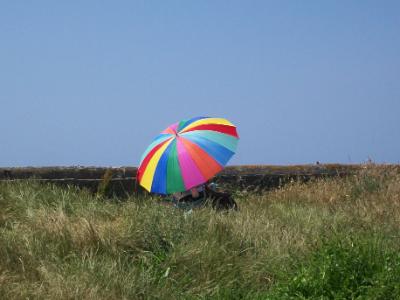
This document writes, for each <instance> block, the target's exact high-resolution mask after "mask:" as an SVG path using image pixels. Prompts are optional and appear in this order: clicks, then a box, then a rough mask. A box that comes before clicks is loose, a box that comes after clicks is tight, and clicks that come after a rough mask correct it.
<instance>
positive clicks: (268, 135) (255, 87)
mask: <svg viewBox="0 0 400 300" xmlns="http://www.w3.org/2000/svg"><path fill="white" fill-rule="evenodd" d="M0 104H1V106H0V107H1V111H0V129H1V139H0V166H47V165H98V166H120V165H128V166H129V165H131V166H132V165H133V166H136V165H137V164H138V162H139V160H140V156H141V154H142V152H143V151H144V150H145V148H146V147H147V145H148V144H149V143H150V141H151V140H152V138H153V137H154V136H155V135H157V134H158V133H159V132H160V131H161V130H162V129H164V128H165V127H166V126H167V125H169V124H171V123H173V122H176V121H178V120H180V119H182V118H190V117H193V116H198V115H207V116H216V117H226V118H228V119H229V120H230V121H231V122H233V123H234V124H236V125H237V127H238V131H239V134H240V137H241V140H240V142H239V147H238V152H237V154H236V155H235V156H234V158H233V159H232V160H231V162H230V163H231V164H256V163H257V164H296V163H314V162H316V161H317V160H318V161H320V162H322V163H326V162H339V163H359V162H365V161H366V160H367V159H368V158H371V159H372V160H374V161H376V162H387V163H398V162H399V161H400V1H390V0H385V1H368V0H363V1H361V0H359V1H319V0H318V1H262V0H260V1H212V0H210V1H1V3H0Z"/></svg>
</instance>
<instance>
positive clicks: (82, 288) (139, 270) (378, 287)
mask: <svg viewBox="0 0 400 300" xmlns="http://www.w3.org/2000/svg"><path fill="white" fill-rule="evenodd" d="M236 200H237V202H238V204H239V207H240V210H239V211H238V212H227V213H218V212H215V211H213V210H212V209H209V208H203V209H199V210H195V211H193V212H191V213H188V212H185V211H181V210H178V209H175V208H173V207H168V206H162V205H160V204H159V199H157V198H152V197H150V196H147V197H145V196H141V197H138V198H135V197H132V198H130V199H128V200H126V201H119V200H118V199H105V198H101V197H100V196H99V195H91V194H90V193H88V192H85V191H79V190H76V189H75V188H67V189H65V188H59V187H56V186H54V185H41V184H39V183H36V182H34V181H31V182H19V183H2V184H0V295H2V297H1V298H5V299H37V298H38V299H74V298H76V299H285V298H286V299H356V298H357V297H358V298H359V299H400V288H399V282H400V256H399V254H398V253H400V252H399V250H400V249H399V248H400V243H399V241H400V240H399V237H400V235H399V232H400V231H399V229H400V174H399V173H398V171H397V169H395V168H391V167H378V166H373V165H367V166H365V169H364V170H363V171H362V172H360V173H359V174H357V175H356V176H352V177H346V178H336V179H321V180H316V181H313V182H309V183H307V184H301V183H296V182H293V183H291V184H288V185H286V186H285V187H283V188H281V189H278V190H274V191H270V192H265V193H263V194H262V195H259V194H252V193H240V192H239V191H237V192H236Z"/></svg>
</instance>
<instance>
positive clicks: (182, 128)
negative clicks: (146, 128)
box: [137, 117, 239, 194]
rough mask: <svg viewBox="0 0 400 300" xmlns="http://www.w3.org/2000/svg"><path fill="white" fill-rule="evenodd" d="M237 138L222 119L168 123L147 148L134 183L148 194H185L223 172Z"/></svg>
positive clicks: (230, 127)
mask: <svg viewBox="0 0 400 300" xmlns="http://www.w3.org/2000/svg"><path fill="white" fill-rule="evenodd" d="M238 139H239V136H238V134H237V131H236V127H235V126H234V125H233V124H232V123H231V122H229V121H228V120H226V119H222V118H209V117H196V118H192V119H189V120H182V121H180V122H178V123H175V124H172V125H171V126H169V127H167V129H165V130H164V131H162V132H161V134H160V135H158V136H157V137H155V139H154V140H153V142H152V143H151V144H150V146H149V147H147V149H146V151H145V152H144V154H143V156H142V159H141V161H140V164H139V168H138V174H137V180H138V182H139V183H140V185H141V186H143V187H144V188H145V189H146V190H147V191H149V192H152V193H158V194H172V193H175V192H183V191H187V190H189V189H191V188H192V187H195V186H198V185H200V184H203V183H205V182H206V181H207V180H209V179H210V178H212V177H213V176H214V175H215V174H217V173H218V172H220V171H221V170H222V169H223V167H224V166H225V165H226V164H227V162H228V160H229V159H230V158H231V157H232V155H233V154H234V153H235V150H236V146H237V142H238Z"/></svg>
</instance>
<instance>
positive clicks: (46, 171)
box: [0, 164, 361, 197]
mask: <svg viewBox="0 0 400 300" xmlns="http://www.w3.org/2000/svg"><path fill="white" fill-rule="evenodd" d="M360 168H361V165H340V164H324V165H322V164H316V165H293V166H268V165H244V166H229V167H226V168H225V169H224V170H223V171H222V172H221V173H219V174H218V175H217V176H216V177H215V178H213V181H215V182H217V183H218V184H219V185H220V186H222V187H223V188H226V189H240V190H248V191H262V190H268V189H271V188H275V187H278V186H281V185H284V184H285V183H287V182H289V181H291V180H300V181H308V180H310V179H312V178H319V177H333V176H346V175H349V174H354V173H355V172H356V171H357V170H359V169H360ZM136 171H137V168H135V167H117V168H115V167H113V168H106V167H39V168H37V167H24V168H0V181H4V180H7V181H9V180H14V181H15V180H27V179H31V180H37V181H40V182H51V183H56V184H60V185H74V186H78V187H81V188H87V189H89V190H91V191H93V192H97V191H98V190H99V189H100V188H101V189H102V191H103V192H105V193H106V194H108V195H115V196H119V197H121V196H127V195H130V194H133V193H135V191H137V190H138V192H143V190H141V188H138V189H137V186H136Z"/></svg>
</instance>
